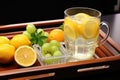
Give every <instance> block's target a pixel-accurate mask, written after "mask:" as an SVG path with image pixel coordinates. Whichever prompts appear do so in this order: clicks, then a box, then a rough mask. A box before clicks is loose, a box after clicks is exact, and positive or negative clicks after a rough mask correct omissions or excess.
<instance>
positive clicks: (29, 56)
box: [14, 45, 37, 67]
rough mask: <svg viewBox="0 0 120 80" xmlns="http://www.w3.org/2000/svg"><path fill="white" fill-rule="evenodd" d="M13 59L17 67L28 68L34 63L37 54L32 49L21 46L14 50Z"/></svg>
mask: <svg viewBox="0 0 120 80" xmlns="http://www.w3.org/2000/svg"><path fill="white" fill-rule="evenodd" d="M14 59H15V61H16V63H17V64H18V65H20V66H22V67H29V66H32V65H33V64H34V63H35V62H36V60H37V54H36V53H35V51H34V49H33V48H32V47H30V46H28V45H23V46H20V47H18V48H17V49H16V51H15V55H14Z"/></svg>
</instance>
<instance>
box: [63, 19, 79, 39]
mask: <svg viewBox="0 0 120 80" xmlns="http://www.w3.org/2000/svg"><path fill="white" fill-rule="evenodd" d="M64 32H65V35H66V36H67V37H68V38H70V39H72V40H74V39H76V38H77V34H78V33H77V32H78V29H77V24H76V23H75V22H74V21H73V20H72V19H71V18H70V17H66V18H65V19H64Z"/></svg>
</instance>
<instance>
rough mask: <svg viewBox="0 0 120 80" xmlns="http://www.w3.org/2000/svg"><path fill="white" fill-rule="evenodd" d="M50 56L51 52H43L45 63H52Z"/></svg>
mask: <svg viewBox="0 0 120 80" xmlns="http://www.w3.org/2000/svg"><path fill="white" fill-rule="evenodd" d="M51 57H52V55H51V54H49V53H47V54H45V60H44V62H45V64H52V62H53V60H52V59H51Z"/></svg>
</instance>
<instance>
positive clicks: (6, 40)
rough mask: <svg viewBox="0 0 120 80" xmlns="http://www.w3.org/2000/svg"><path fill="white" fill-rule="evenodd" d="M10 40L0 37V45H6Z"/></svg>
mask: <svg viewBox="0 0 120 80" xmlns="http://www.w3.org/2000/svg"><path fill="white" fill-rule="evenodd" d="M9 42H10V40H9V39H8V38H7V37H6V36H0V44H4V43H8V44H9Z"/></svg>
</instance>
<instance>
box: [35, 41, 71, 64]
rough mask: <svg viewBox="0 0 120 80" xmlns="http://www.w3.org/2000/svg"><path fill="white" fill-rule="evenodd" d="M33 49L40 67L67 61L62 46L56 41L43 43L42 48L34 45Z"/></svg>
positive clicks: (67, 56) (67, 57)
mask: <svg viewBox="0 0 120 80" xmlns="http://www.w3.org/2000/svg"><path fill="white" fill-rule="evenodd" d="M33 48H34V50H35V51H36V53H37V55H38V61H39V62H40V63H41V65H50V64H59V63H65V62H67V61H68V59H69V55H67V54H66V51H65V48H64V46H63V44H62V43H60V42H58V41H56V40H51V41H50V42H49V43H44V44H43V46H42V47H40V46H39V45H37V44H34V45H33Z"/></svg>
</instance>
